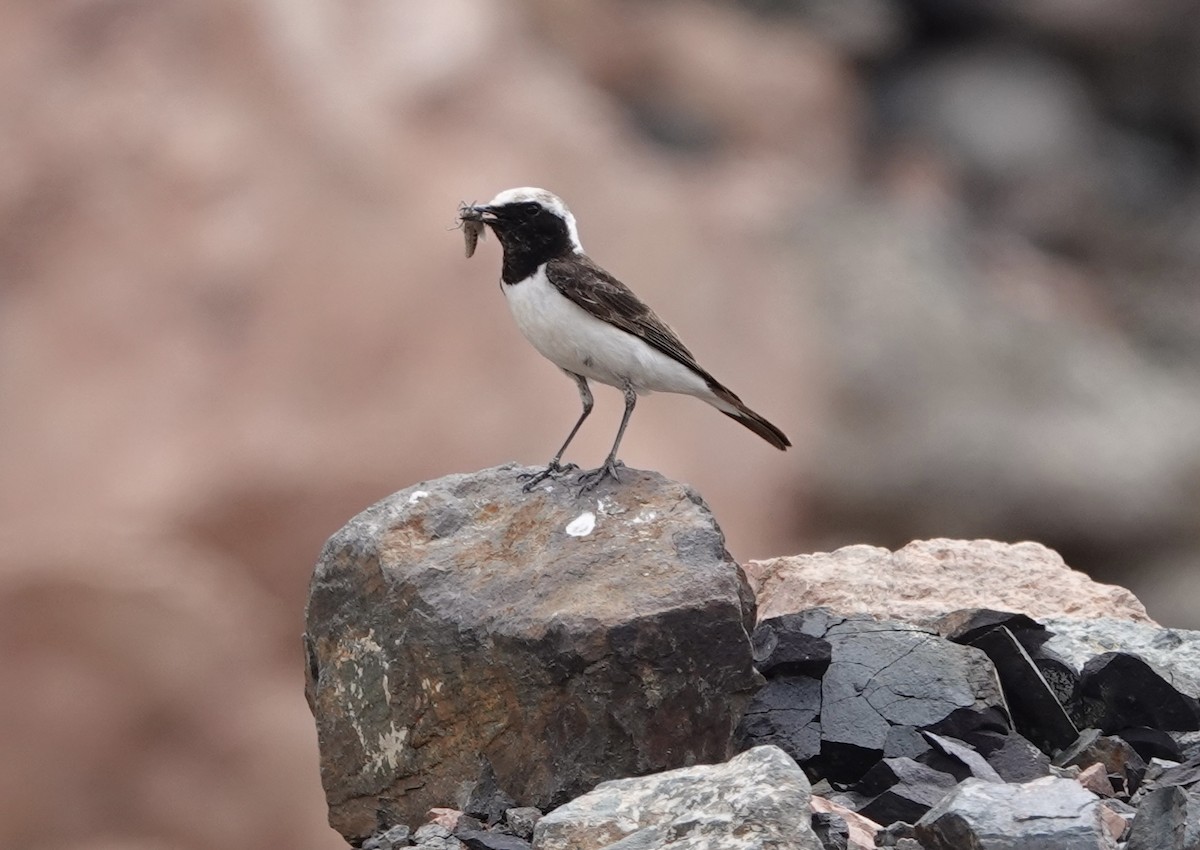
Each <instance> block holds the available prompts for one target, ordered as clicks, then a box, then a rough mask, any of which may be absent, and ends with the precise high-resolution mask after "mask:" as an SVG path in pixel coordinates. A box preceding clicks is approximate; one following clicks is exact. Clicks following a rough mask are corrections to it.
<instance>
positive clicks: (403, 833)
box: [362, 824, 409, 850]
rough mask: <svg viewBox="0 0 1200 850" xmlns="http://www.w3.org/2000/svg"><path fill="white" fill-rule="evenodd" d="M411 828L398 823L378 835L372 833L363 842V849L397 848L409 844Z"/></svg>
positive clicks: (389, 849) (390, 849) (387, 849)
mask: <svg viewBox="0 0 1200 850" xmlns="http://www.w3.org/2000/svg"><path fill="white" fill-rule="evenodd" d="M408 839H409V828H408V827H407V826H405V825H404V824H398V825H396V826H393V827H392V828H391V829H387V830H385V831H383V832H381V833H379V834H378V835H372V836H371V837H370V838H368V839H367V840H366V841H364V842H363V843H362V850H397V848H399V847H408V846H409V841H408Z"/></svg>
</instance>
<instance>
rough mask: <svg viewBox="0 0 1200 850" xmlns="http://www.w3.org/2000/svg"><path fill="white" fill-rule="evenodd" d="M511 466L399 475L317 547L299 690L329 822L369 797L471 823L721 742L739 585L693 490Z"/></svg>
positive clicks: (646, 478)
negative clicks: (415, 479)
mask: <svg viewBox="0 0 1200 850" xmlns="http://www.w3.org/2000/svg"><path fill="white" fill-rule="evenodd" d="M520 471H521V470H520V469H519V468H517V467H513V466H504V467H498V468H494V469H490V470H485V471H483V472H480V473H478V474H475V475H453V476H448V477H446V478H443V479H439V480H437V481H430V482H427V483H423V484H421V485H419V486H416V487H411V488H409V489H407V490H404V491H401V492H400V493H397V494H395V495H393V496H391V497H389V498H387V499H385V500H383V501H381V502H379V503H378V504H376V505H374V506H373V507H371V508H369V509H368V510H367V511H365V512H363V513H362V514H360V515H359V516H357V517H356V518H354V519H353V520H352V521H351V522H350V523H349V524H348V525H347V526H346V527H345V528H344V529H342V530H341V531H340V532H338V533H337V534H336V535H334V536H333V537H332V538H331V539H330V541H329V543H328V544H327V545H326V547H325V550H324V552H323V553H322V556H321V560H320V562H319V563H318V565H317V568H316V571H315V573H314V575H313V580H312V586H311V589H310V594H309V603H308V609H307V633H306V636H305V643H306V647H307V650H308V655H309V666H308V671H307V672H308V682H307V695H308V697H309V701H310V705H311V706H312V707H313V713H314V715H315V717H316V720H317V728H318V739H319V745H320V749H321V760H322V761H321V763H322V770H321V775H322V781H323V784H324V786H325V789H326V795H327V797H328V800H329V805H330V823H331V825H333V826H334V828H335V829H337V830H338V831H339V832H341V833H342V834H343V835H344V836H346V837H347V838H350V839H354V838H355V837H362V836H365V835H370V834H371V833H372V832H374V831H375V830H376V828H377V827H376V812H377V811H378V810H379V809H381V808H387V809H388V810H389V811H392V812H394V813H396V816H397V817H398V818H399V820H401V821H406V822H411V821H413V820H416V819H418V818H420V816H421V815H422V814H423V813H424V812H425V810H426V809H428V808H429V807H430V806H431V805H441V804H444V803H445V802H448V801H452V802H455V803H456V804H457V805H459V806H460V807H465V808H466V810H467V811H468V812H470V813H472V814H479V815H485V816H487V817H488V819H489V820H491V819H493V818H498V817H500V816H501V815H502V814H503V811H504V810H505V809H506V808H511V807H512V806H513V801H516V802H519V803H522V804H528V805H535V806H538V807H539V808H542V807H548V806H551V805H554V804H557V803H560V802H562V801H564V800H566V799H569V798H570V797H572V796H574V795H576V794H579V793H582V792H583V791H585V790H587V789H589V788H591V787H592V786H593V785H594V784H595V783H596V782H597V781H599V780H602V779H606V778H610V777H614V776H624V775H630V774H642V773H646V772H650V771H656V770H661V769H664V768H669V767H674V766H678V765H681V764H687V763H689V762H695V761H712V760H720V759H723V758H725V757H726V756H727V754H728V752H729V749H730V740H731V737H732V733H733V729H734V724H735V723H736V721H737V718H738V717H740V715H741V713H742V710H743V708H744V707H745V704H746V703H747V702H748V701H749V697H750V694H751V692H752V689H753V688H754V687H756V685H757V684H758V683H759V682H761V680H760V679H759V678H758V677H757V675H756V674H755V672H754V670H753V667H752V659H751V649H750V641H749V638H748V636H747V626H748V625H749V624H751V623H752V622H753V610H754V609H753V599H752V598H751V597H750V596H749V594H748V593H747V592H746V586H745V582H744V580H743V579H742V576H741V573H740V571H739V569H738V567H737V565H736V564H735V563H733V562H732V561H731V560H730V559H729V556H728V553H726V551H725V549H724V546H723V539H722V536H721V532H720V530H719V529H718V528H717V526H716V524H715V523H714V522H713V519H712V517H711V515H710V514H709V512H708V510H707V509H706V508H705V507H704V504H703V502H701V500H700V499H699V497H698V496H696V495H695V493H693V492H691V491H690V490H687V489H686V488H684V487H682V486H681V485H678V484H673V483H671V482H668V481H667V480H665V479H664V478H662V477H661V476H659V475H657V474H654V473H647V472H639V471H637V470H634V469H626V470H623V471H622V479H621V482H620V484H619V485H610V486H604V485H602V486H601V488H600V489H599V490H598V491H596V492H594V493H592V494H590V495H589V496H588V497H586V498H582V499H577V498H576V496H575V490H574V488H573V487H568V486H565V485H560V484H548V485H546V486H542V487H538V488H536V489H535V490H534V491H533V492H532V493H523V492H522V491H521V488H520V486H519V482H518V481H517V480H516V474H517V473H518V472H520ZM568 529H570V530H568ZM480 800H485V804H483V805H478V803H479V802H480Z"/></svg>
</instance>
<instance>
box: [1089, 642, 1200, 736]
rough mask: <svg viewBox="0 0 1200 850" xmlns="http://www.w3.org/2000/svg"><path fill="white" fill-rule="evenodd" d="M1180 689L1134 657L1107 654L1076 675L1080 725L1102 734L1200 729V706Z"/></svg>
mask: <svg viewBox="0 0 1200 850" xmlns="http://www.w3.org/2000/svg"><path fill="white" fill-rule="evenodd" d="M1168 675H1169V674H1168ZM1180 687H1181V685H1177V684H1175V683H1173V682H1172V681H1171V680H1170V679H1168V678H1164V676H1163V675H1162V674H1161V673H1160V672H1159V671H1158V670H1155V668H1154V667H1152V666H1151V665H1150V664H1148V663H1147V662H1146V661H1145V660H1143V659H1142V658H1139V657H1138V656H1136V655H1132V654H1130V653H1127V652H1106V653H1104V654H1103V655H1098V656H1096V657H1095V658H1092V659H1091V660H1089V661H1088V662H1087V664H1085V665H1084V666H1083V669H1082V670H1081V671H1080V672H1079V695H1080V700H1081V707H1080V711H1081V713H1082V717H1081V719H1080V722H1081V723H1084V724H1087V725H1089V726H1096V727H1098V728H1100V729H1102V730H1104V731H1106V732H1112V731H1115V730H1117V729H1121V728H1123V727H1126V726H1150V727H1153V728H1155V729H1172V730H1178V731H1194V730H1196V729H1200V700H1197V699H1196V697H1195V696H1192V695H1190V694H1188V693H1186V692H1184V691H1182V690H1180ZM1182 687H1184V688H1188V689H1190V688H1191V686H1190V684H1187V685H1182Z"/></svg>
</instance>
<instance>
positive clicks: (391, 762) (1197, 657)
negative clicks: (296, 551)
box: [305, 465, 1200, 850]
mask: <svg viewBox="0 0 1200 850" xmlns="http://www.w3.org/2000/svg"><path fill="white" fill-rule="evenodd" d="M521 471H522V469H521V468H519V467H515V466H511V465H510V466H503V467H497V468H494V469H489V470H485V471H483V472H480V473H477V474H475V475H455V476H448V477H446V478H443V479H439V480H437V481H431V482H424V483H422V484H420V485H417V486H415V487H411V488H409V489H407V490H404V491H401V492H399V493H397V494H395V495H393V496H391V497H389V498H387V499H385V500H383V501H382V502H379V503H378V504H376V505H374V506H372V507H371V508H369V509H368V510H366V511H364V512H363V513H362V514H360V515H359V516H358V517H356V518H355V519H354V520H352V521H351V522H350V523H349V524H348V525H347V526H346V527H345V528H344V529H342V531H340V532H339V533H338V534H336V535H334V536H333V537H332V538H331V539H330V541H329V543H328V544H327V546H326V548H325V551H324V552H323V554H322V556H321V560H320V562H319V563H318V565H317V569H316V571H315V573H314V576H313V583H312V586H311V591H310V598H309V606H308V611H307V619H308V628H307V632H306V635H305V645H306V647H307V649H308V653H309V670H308V696H309V700H310V705H311V706H312V709H313V712H314V714H315V716H316V719H317V725H318V731H319V739H320V746H321V756H322V768H323V769H322V780H323V782H324V784H325V789H326V793H327V797H328V800H329V804H330V822H331V823H332V824H333V825H334V826H335V827H336V828H337V829H339V831H341V832H342V834H343V835H344V836H345V837H346V838H347V839H348V840H350V841H351V842H352V843H353V844H355V845H356V846H361V847H363V848H364V850H393V848H396V847H405V846H410V845H416V846H419V847H424V848H427V850H461V848H469V850H527V848H532V850H567V848H571V850H635V848H641V849H642V850H649V848H672V850H707V848H721V850H726V848H728V850H742V848H745V850H768V848H783V847H786V848H801V850H873V848H875V847H892V846H894V847H903V848H908V850H921V848H923V850H959V848H965V847H974V848H980V850H1043V848H1055V850H1076V849H1077V848H1078V850H1084V848H1087V850H1116V848H1125V849H1126V850H1149V848H1155V850H1159V849H1160V848H1167V849H1168V850H1176V848H1178V850H1195V848H1196V847H1197V837H1198V836H1200V686H1198V682H1200V663H1198V661H1200V633H1198V632H1188V631H1182V630H1173V629H1163V628H1160V627H1158V626H1157V625H1155V624H1154V623H1153V622H1151V621H1150V620H1149V618H1148V617H1146V615H1145V612H1144V609H1142V608H1141V606H1140V605H1139V604H1138V603H1137V601H1136V599H1133V598H1132V597H1131V596H1129V595H1128V594H1127V593H1125V592H1123V591H1121V589H1119V588H1113V587H1109V586H1103V585H1097V584H1095V583H1094V582H1090V581H1089V580H1088V579H1086V578H1085V577H1082V576H1080V575H1079V574H1077V573H1074V572H1072V571H1071V570H1070V569H1069V568H1068V567H1067V566H1066V565H1065V564H1063V563H1062V562H1061V559H1058V558H1057V556H1055V555H1054V553H1052V552H1049V551H1048V550H1045V549H1043V548H1041V547H1037V546H1036V545H1034V544H1028V543H1026V544H1018V545H1013V546H1010V545H1006V544H1001V543H996V542H994V541H951V540H936V541H923V542H915V543H913V544H911V545H910V546H909V547H906V549H905V550H903V551H902V552H898V553H888V552H886V550H873V549H870V548H869V547H853V551H852V552H850V553H847V552H845V551H842V552H835V553H831V554H820V555H812V556H802V557H800V558H796V559H785V563H784V566H785V567H787V564H792V565H794V564H797V563H799V564H803V565H805V566H804V569H805V570H808V571H809V574H810V575H811V574H812V568H813V567H814V565H816V566H817V567H820V565H822V564H824V565H838V566H840V567H841V568H842V574H841V581H842V587H841V588H840V590H839V591H838V593H839V594H840V595H839V596H837V597H835V598H832V599H831V598H829V596H828V594H822V592H820V591H819V590H818V589H816V587H817V586H816V584H815V583H811V582H810V583H808V584H805V583H803V582H801V581H800V579H799V578H798V577H797V576H798V575H799V574H798V573H797V572H796V571H795V570H794V569H791V568H790V567H788V568H786V569H780V568H779V565H778V563H777V564H776V565H775V566H774V567H771V568H768V569H766V570H763V569H761V568H760V567H759V565H752V567H751V575H752V577H753V579H754V584H755V586H756V587H757V589H758V591H759V594H760V602H765V604H764V608H766V609H767V611H768V613H769V615H768V616H766V617H765V618H764V619H762V620H761V621H760V622H758V623H757V625H754V624H755V601H754V599H753V598H752V597H751V596H750V595H749V592H748V588H749V585H748V584H747V582H746V579H745V576H744V574H743V573H742V571H741V569H740V568H739V567H738V566H737V564H735V563H734V562H733V561H732V560H730V558H729V557H728V554H727V553H726V552H725V550H724V546H723V537H722V535H721V532H720V529H719V528H718V527H717V526H716V523H715V522H714V521H713V518H712V516H711V514H710V513H709V512H708V510H707V509H706V507H705V506H704V503H703V502H702V501H701V500H700V498H699V497H698V496H697V495H696V494H695V493H694V492H692V491H691V490H689V489H688V488H686V487H683V486H682V485H678V484H675V483H673V482H670V481H667V480H666V479H664V478H662V477H661V476H659V475H657V474H654V473H648V472H642V471H638V470H633V469H627V470H624V471H623V472H622V480H621V481H620V482H619V483H611V482H610V483H608V484H606V485H602V487H601V489H600V490H599V491H598V492H596V493H593V494H589V495H587V496H586V497H580V496H579V495H577V493H576V490H575V488H574V487H572V486H570V483H571V482H570V481H569V480H565V481H550V482H548V483H546V484H545V485H544V486H542V487H539V488H537V489H535V490H534V492H533V493H532V494H530V495H528V496H525V495H524V494H522V495H517V494H519V493H520V490H519V487H518V486H517V482H516V480H515V479H516V476H517V475H518V474H519V473H520V472H521ZM1031 561H1033V562H1036V563H1037V564H1038V569H1039V573H1038V574H1039V580H1041V581H1045V582H1047V583H1048V584H1050V585H1051V586H1053V585H1055V584H1056V583H1057V584H1058V585H1060V586H1061V585H1062V584H1064V583H1066V584H1070V585H1071V586H1072V587H1074V588H1075V589H1076V591H1078V592H1077V593H1074V594H1071V595H1064V594H1062V593H1061V592H1060V593H1058V594H1057V595H1056V594H1055V593H1047V594H1045V595H1044V597H1043V598H1042V599H1041V600H1040V602H1039V604H1037V605H1033V604H1031V605H1030V606H1029V607H1030V608H1032V609H1034V612H1035V614H1036V616H1033V615H1031V614H1030V613H1029V612H1014V611H1006V610H999V609H998V608H992V607H982V606H977V607H971V608H965V609H964V608H960V609H955V608H954V601H955V600H956V598H961V596H960V594H961V592H962V590H960V589H959V588H962V589H963V590H965V589H966V588H967V587H968V586H969V584H970V580H971V576H972V575H974V574H985V573H989V572H990V573H992V574H993V576H992V580H993V581H996V576H1003V575H1005V574H1014V564H1015V565H1026V564H1029V563H1031ZM904 563H914V564H918V563H924V564H927V565H934V570H935V571H936V570H940V571H941V572H942V573H943V574H945V575H946V576H947V579H948V580H947V590H946V592H945V594H944V595H943V596H942V597H939V596H938V588H937V586H936V583H934V582H932V580H929V579H927V582H928V583H927V584H926V585H925V591H924V593H925V598H924V599H921V600H916V599H913V600H911V602H902V603H901V604H898V605H897V606H896V612H897V613H896V614H895V615H893V616H891V617H888V616H886V612H885V601H886V600H884V599H883V597H882V596H878V597H877V598H876V599H875V600H874V601H871V602H869V603H867V605H868V607H869V608H870V611H869V612H868V611H863V610H857V611H850V612H847V611H839V610H836V609H835V608H833V607H830V606H829V603H831V602H832V603H834V604H836V602H837V600H838V599H841V598H854V597H856V596H857V597H858V598H860V599H866V598H867V597H868V596H869V595H870V593H871V592H872V591H870V590H864V591H863V592H861V593H859V592H858V591H857V588H858V587H859V586H860V585H864V586H867V587H870V588H874V589H876V590H877V589H878V588H879V587H881V586H885V585H887V584H889V583H890V584H894V585H898V584H900V582H901V581H902V576H901V575H900V573H899V572H895V573H891V574H888V573H887V572H886V569H885V572H884V573H883V574H881V572H880V566H881V565H882V566H883V567H884V568H887V567H889V566H890V567H894V566H896V565H902V564H904ZM964 565H965V566H964ZM959 566H962V567H963V571H964V572H965V573H966V575H956V574H955V567H959ZM1006 571H1008V572H1007V573H1006ZM914 572H919V570H914ZM926 572H927V575H928V574H929V570H927V571H926ZM1016 572H1019V570H1016ZM789 573H790V574H789ZM951 578H954V579H957V582H958V584H957V585H955V584H954V583H953V582H951V581H949V579H951ZM917 584H918V586H920V582H919V581H917ZM806 590H807V591H808V592H806ZM973 594H974V595H973V596H972V597H971V598H972V599H973V600H974V601H976V602H978V603H983V602H986V601H987V598H986V594H985V593H983V592H982V591H981V590H980V589H979V588H976V589H975V590H974V591H973ZM1012 598H1013V597H1012V596H1008V597H1002V598H1000V599H998V600H997V601H998V602H1006V601H1011V600H1012ZM785 600H786V601H785ZM1055 600H1058V601H1060V602H1061V603H1062V604H1061V605H1059V606H1057V607H1058V608H1059V610H1057V611H1056V610H1055V608H1056V605H1055V604H1054V601H1055ZM1081 600H1088V601H1087V602H1086V603H1083V602H1081ZM806 601H807V602H808V603H814V602H824V603H826V605H823V606H818V607H812V605H811V604H809V605H806V604H804V603H805V602H806ZM789 603H790V604H797V608H796V610H790V611H788V610H784V611H782V612H781V613H773V614H772V613H771V612H775V611H778V610H779V609H780V608H786V607H787V605H788V604H789ZM1081 606H1082V607H1081ZM1080 611H1086V613H1087V614H1088V617H1087V618H1080V617H1078V616H1069V615H1071V614H1078V613H1079V612H1080ZM739 752H740V754H737V753H739ZM445 806H454V807H455V808H444V807H445ZM543 814H544V816H543Z"/></svg>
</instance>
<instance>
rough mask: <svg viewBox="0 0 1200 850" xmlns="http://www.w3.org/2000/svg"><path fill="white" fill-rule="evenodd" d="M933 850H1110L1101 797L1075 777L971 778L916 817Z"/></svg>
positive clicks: (921, 835)
mask: <svg viewBox="0 0 1200 850" xmlns="http://www.w3.org/2000/svg"><path fill="white" fill-rule="evenodd" d="M916 832H917V837H918V838H919V839H920V841H921V845H922V846H923V847H925V848H927V850H964V848H969V847H971V848H980V849H981V850H1049V848H1054V850H1110V848H1116V846H1117V845H1116V842H1115V841H1114V840H1113V839H1112V837H1111V834H1110V833H1109V830H1108V829H1107V827H1105V825H1104V821H1103V817H1102V815H1101V813H1100V801H1099V799H1098V798H1097V797H1096V796H1095V795H1094V794H1092V793H1090V792H1089V791H1086V790H1085V789H1083V788H1082V787H1080V785H1079V783H1077V782H1074V781H1072V780H1069V779H1059V778H1057V777H1053V776H1049V777H1045V778H1043V779H1035V780H1033V781H1032V782H1027V783H1025V784H1023V785H1016V784H999V783H994V782H982V781H980V780H978V779H968V780H966V781H965V782H963V783H962V784H961V785H959V786H958V787H957V788H956V789H954V790H953V791H952V792H950V793H949V794H948V795H947V796H946V797H945V798H944V799H943V800H942V801H941V802H939V803H938V804H937V805H936V806H934V807H933V808H932V809H930V810H929V811H928V812H927V813H926V814H925V816H924V817H922V818H921V819H920V820H919V821H917V823H916Z"/></svg>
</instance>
